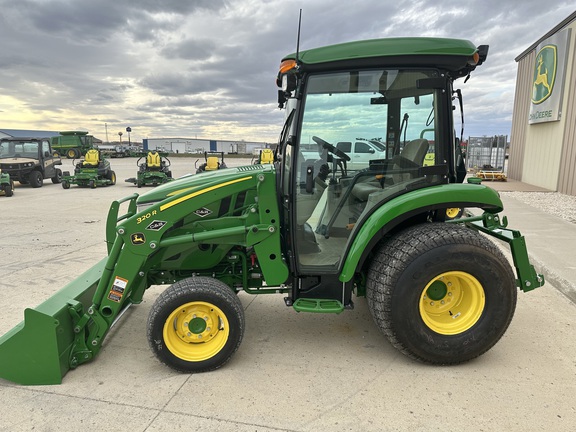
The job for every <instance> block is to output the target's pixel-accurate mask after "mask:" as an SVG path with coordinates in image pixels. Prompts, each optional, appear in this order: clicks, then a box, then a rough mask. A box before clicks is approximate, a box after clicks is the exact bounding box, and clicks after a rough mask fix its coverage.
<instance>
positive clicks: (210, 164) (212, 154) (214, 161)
mask: <svg viewBox="0 0 576 432" xmlns="http://www.w3.org/2000/svg"><path fill="white" fill-rule="evenodd" d="M218 156H220V160H218ZM204 161H205V162H204V163H203V164H200V166H198V161H196V163H195V166H196V174H198V173H201V172H205V171H216V170H219V169H224V168H228V167H227V166H226V163H225V162H224V152H217V151H209V152H204Z"/></svg>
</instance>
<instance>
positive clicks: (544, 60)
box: [532, 45, 558, 104]
mask: <svg viewBox="0 0 576 432" xmlns="http://www.w3.org/2000/svg"><path fill="white" fill-rule="evenodd" d="M557 51H558V50H557V49H556V45H546V46H544V47H543V48H542V49H541V50H540V51H538V54H536V64H535V66H534V81H533V84H532V103H534V104H539V103H542V102H544V101H545V100H546V99H548V98H549V97H550V95H551V94H552V90H553V89H554V81H555V79H556V67H557V64H558V55H557Z"/></svg>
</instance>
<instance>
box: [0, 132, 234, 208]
mask: <svg viewBox="0 0 576 432" xmlns="http://www.w3.org/2000/svg"><path fill="white" fill-rule="evenodd" d="M212 153H214V152H207V153H205V159H206V162H205V163H204V164H202V165H201V166H200V167H198V161H196V164H195V165H196V172H202V171H212V170H217V169H222V168H226V164H225V163H224V154H223V153H221V156H220V159H221V160H220V161H219V160H218V158H217V157H214V156H212ZM218 154H220V153H218ZM136 156H138V160H137V162H136V165H137V167H138V171H137V174H136V177H133V178H128V179H126V182H128V183H133V184H135V185H136V186H138V187H139V188H140V187H142V186H158V185H161V184H163V183H167V182H169V181H171V180H173V178H172V171H171V170H170V165H171V162H170V159H168V153H167V152H158V151H156V150H151V151H149V152H142V153H139V154H137V155H136ZM0 162H1V164H0V195H4V196H7V197H10V196H12V195H13V194H14V181H18V182H19V183H20V184H30V185H31V186H32V187H34V188H38V187H41V186H42V185H43V180H44V179H46V178H51V179H52V182H53V183H55V184H62V188H64V189H69V188H70V186H71V185H78V186H80V187H89V188H91V189H94V188H96V187H98V186H113V185H115V184H116V173H115V172H114V171H113V170H112V167H111V165H110V161H109V160H108V158H107V157H106V156H105V155H104V154H103V153H102V151H101V150H99V149H90V150H88V151H87V152H86V154H85V156H84V158H83V159H81V160H80V161H78V162H76V161H73V164H74V171H73V172H70V171H64V172H62V171H61V170H60V168H56V166H58V165H62V160H61V159H60V157H59V156H57V155H56V156H55V155H54V151H53V149H52V148H51V143H50V140H49V139H48V138H42V139H37V138H5V139H2V140H1V142H0Z"/></svg>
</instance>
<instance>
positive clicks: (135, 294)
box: [0, 38, 544, 384]
mask: <svg viewBox="0 0 576 432" xmlns="http://www.w3.org/2000/svg"><path fill="white" fill-rule="evenodd" d="M487 51H488V47H487V46H480V47H478V48H477V47H476V46H475V45H473V44H472V43H470V42H469V41H465V40H456V39H437V38H400V39H379V40H369V41H361V42H351V43H345V44H341V45H334V46H330V47H324V48H317V49H310V50H306V51H302V52H300V53H299V54H291V55H288V56H286V57H285V58H284V59H283V61H282V63H281V66H280V71H279V74H278V80H277V82H278V85H279V86H280V90H279V93H278V101H279V104H280V106H281V107H283V108H285V109H286V120H285V123H284V127H283V129H282V132H281V134H280V138H279V142H278V150H277V154H276V158H275V161H274V163H273V164H257V165H248V166H243V167H235V168H229V169H225V170H213V171H211V172H201V173H198V174H197V175H193V176H186V177H183V178H181V179H178V180H175V181H172V182H169V183H166V184H163V185H160V186H158V187H156V188H154V189H152V190H150V191H148V192H147V193H145V194H142V195H139V196H138V195H137V194H134V195H132V196H129V197H127V198H124V199H121V200H118V201H114V202H113V203H112V204H111V208H110V211H109V215H108V219H107V227H106V242H107V245H108V256H107V257H105V258H103V259H102V261H100V262H99V263H98V264H96V265H95V266H94V267H92V268H91V269H89V270H87V271H86V272H85V273H84V274H82V275H80V276H79V277H78V278H77V279H76V280H74V281H72V282H70V283H69V284H68V285H67V286H65V287H64V288H63V289H61V290H60V291H59V292H57V293H56V294H55V295H54V296H53V297H51V298H50V299H48V300H47V301H46V302H44V303H42V304H41V305H39V306H38V307H36V308H35V309H27V310H26V312H25V320H24V321H23V322H22V323H21V324H20V325H18V326H17V327H15V328H14V329H13V330H11V331H9V332H8V333H7V334H5V335H4V336H2V337H1V338H0V376H1V377H3V378H5V379H8V380H11V381H14V382H17V383H23V384H54V383H60V382H61V380H62V377H63V375H64V374H65V373H66V372H67V371H68V370H69V369H71V368H75V367H77V366H79V365H81V364H83V363H86V362H88V361H90V360H92V359H93V358H94V357H96V356H97V354H98V353H99V352H100V350H101V348H102V343H103V342H104V340H105V337H106V335H107V334H108V332H109V331H110V328H111V327H112V325H113V324H114V323H115V322H117V320H118V318H119V317H120V316H122V313H123V312H124V311H125V310H126V308H128V307H129V306H130V305H133V304H138V303H140V302H142V299H143V297H144V295H145V294H146V290H147V289H148V288H149V287H150V286H152V285H170V286H169V287H167V288H166V289H165V290H164V291H163V292H162V293H161V294H160V295H159V296H158V298H157V299H156V301H155V303H154V305H153V307H152V309H151V312H150V315H149V317H148V324H147V326H146V327H147V337H148V341H149V344H150V347H151V349H152V351H153V352H154V353H155V355H156V356H157V357H158V359H159V360H160V361H161V362H163V363H165V364H167V365H168V366H170V367H172V368H174V369H175V370H178V371H183V372H186V373H191V372H203V371H210V370H213V369H216V368H219V367H220V366H222V365H224V364H225V363H226V362H227V361H228V360H229V359H230V358H231V356H232V355H233V354H234V352H235V351H236V350H237V349H238V347H239V346H240V343H241V341H242V337H243V335H244V329H245V318H244V309H243V307H242V305H241V303H240V300H239V298H238V295H237V294H238V293H239V292H242V291H243V292H244V293H247V294H256V295H258V294H275V295H278V294H280V295H281V299H282V300H280V301H283V302H284V304H285V305H286V306H289V307H292V308H293V309H294V310H295V311H297V312H302V313H303V312H311V313H345V311H347V310H350V309H353V308H354V304H355V302H357V301H359V300H358V298H362V297H365V298H366V301H367V304H368V308H369V310H370V313H371V315H372V317H373V319H374V321H375V322H376V324H377V325H378V327H380V329H381V330H382V332H383V333H384V335H386V336H387V338H388V339H389V341H390V342H391V344H392V345H393V346H395V347H396V348H397V349H398V350H400V351H401V352H402V353H404V354H406V355H407V356H409V357H411V358H413V359H415V360H418V361H422V362H426V363H429V364H437V365H450V364H458V363H461V362H465V361H468V360H470V359H473V358H475V357H478V356H480V355H481V354H483V353H485V352H486V351H488V350H489V349H490V348H492V347H493V346H494V345H495V344H496V343H497V341H498V340H499V339H500V338H501V337H502V335H503V334H504V333H505V331H506V329H507V328H508V325H509V324H510V322H511V320H512V317H513V314H514V311H515V307H516V299H517V292H518V289H520V290H522V291H524V292H527V291H530V290H533V289H535V288H537V287H540V286H542V285H543V284H544V280H543V277H542V276H541V275H539V274H537V273H536V271H535V269H534V267H533V266H532V265H531V264H530V262H529V259H528V254H527V248H526V243H525V239H524V237H523V236H522V235H521V234H520V232H518V231H516V230H512V229H509V228H508V227H507V222H506V219H505V218H504V217H502V216H501V214H500V213H501V212H502V211H503V204H502V201H501V199H500V197H499V196H498V194H497V193H496V192H495V191H494V190H493V189H491V188H489V187H486V186H484V185H482V184H476V183H468V182H463V180H464V175H463V171H462V163H461V158H460V155H459V154H458V151H457V149H459V146H458V139H457V137H456V136H455V134H454V130H455V128H454V120H453V115H452V113H453V111H454V106H453V103H454V101H455V100H458V99H460V98H456V99H454V98H453V96H454V95H455V92H456V90H455V89H454V87H453V85H454V82H455V81H456V80H457V79H459V78H464V77H468V76H469V75H470V74H471V72H473V71H474V70H475V68H477V67H478V66H480V65H481V64H482V63H483V62H484V61H485V59H486V56H487ZM319 119H321V121H319ZM424 129H433V134H431V135H432V138H431V139H430V140H428V139H423V138H420V134H421V132H422V130H424ZM361 136H384V137H386V140H385V149H384V150H383V151H382V152H378V153H374V156H375V157H377V158H375V159H370V160H368V161H367V162H366V166H364V167H358V166H356V167H354V169H349V164H348V162H350V156H349V155H348V154H347V153H346V152H344V151H342V150H341V149H339V146H338V143H340V142H344V143H347V142H355V140H356V137H361ZM314 145H315V146H317V148H318V151H317V152H312V155H313V156H312V157H311V158H310V157H308V158H306V157H304V153H303V151H301V149H302V148H304V147H308V148H309V147H310V146H314ZM430 146H433V147H434V151H433V153H434V161H433V163H432V164H430V163H428V164H426V165H425V164H424V159H425V155H426V154H427V153H432V152H430V151H429V147H430ZM340 147H341V148H345V147H346V146H344V145H341V146H340ZM307 154H310V152H307ZM350 166H353V165H350ZM121 206H122V207H121ZM120 208H122V209H123V210H122V211H121V212H120V210H119V209H120ZM450 208H467V209H469V210H470V214H469V215H468V216H467V217H462V218H459V219H451V220H450V219H448V220H447V217H446V215H447V212H446V209H450ZM474 212H475V213H474ZM492 239H497V240H500V241H503V242H505V243H507V244H508V245H509V247H510V251H511V254H512V258H513V262H514V267H515V271H513V269H512V267H511V266H510V264H509V263H508V260H507V259H506V258H505V256H504V254H503V253H502V252H501V251H500V249H499V248H498V247H497V246H496V245H495V244H494V243H493V241H492ZM244 295H245V294H244ZM360 301H362V300H360ZM143 330H144V329H143Z"/></svg>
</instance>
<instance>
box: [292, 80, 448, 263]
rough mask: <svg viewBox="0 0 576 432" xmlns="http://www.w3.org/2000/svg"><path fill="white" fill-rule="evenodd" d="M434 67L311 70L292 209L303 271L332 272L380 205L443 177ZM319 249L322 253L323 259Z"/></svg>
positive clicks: (307, 85)
mask: <svg viewBox="0 0 576 432" xmlns="http://www.w3.org/2000/svg"><path fill="white" fill-rule="evenodd" d="M437 76H438V72H437V71H435V70H401V69H394V70H390V69H379V70H366V71H343V72H336V73H324V74H315V75H310V76H309V77H308V80H307V82H306V87H305V91H304V97H303V101H302V107H301V111H302V112H301V114H300V115H301V119H302V120H301V127H300V131H299V135H298V142H297V147H296V148H298V150H299V151H298V152H297V154H296V155H294V157H295V164H294V170H295V175H294V177H295V181H296V184H295V187H294V189H293V190H294V191H295V194H294V201H295V202H294V207H295V222H296V227H297V228H296V242H297V248H298V251H299V253H298V258H299V265H300V270H301V271H307V270H308V268H309V267H314V271H322V270H320V269H318V267H319V262H322V263H324V264H323V267H325V269H326V271H334V269H335V268H337V267H338V266H339V265H340V263H341V258H342V254H343V253H344V252H345V250H346V247H347V244H348V242H349V240H350V239H351V238H353V236H354V233H355V232H356V231H357V230H358V229H359V227H360V226H361V225H362V223H363V222H364V221H365V220H366V219H367V217H368V216H369V215H370V214H371V212H372V211H373V209H374V208H376V207H378V206H380V205H382V203H384V202H386V201H389V200H390V199H392V198H394V197H396V196H398V195H400V194H403V193H406V192H408V191H411V190H414V189H417V188H421V187H427V186H430V185H431V184H434V183H436V184H438V183H440V182H442V181H443V180H442V178H443V177H442V176H441V175H435V174H433V173H437V172H438V171H439V170H441V169H444V168H442V167H441V166H438V167H434V166H435V165H440V164H444V162H442V161H437V160H436V159H437V158H439V156H438V155H439V152H437V151H436V148H435V147H436V146H437V145H439V142H438V141H439V139H438V137H439V136H441V132H440V129H439V128H440V125H441V124H442V121H441V120H442V119H440V118H439V117H440V115H439V112H440V110H439V109H438V106H439V103H440V102H439V100H440V99H441V98H442V90H441V89H433V88H427V86H426V83H427V82H430V80H429V78H435V77H437ZM318 254H321V257H322V259H321V260H319V258H318V257H319V255H318Z"/></svg>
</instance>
